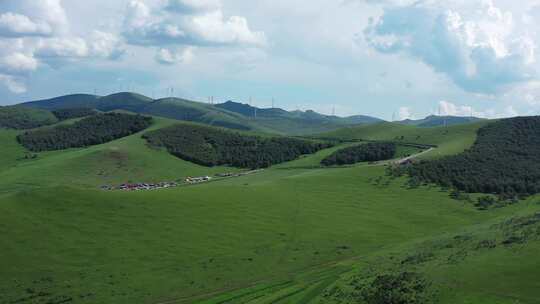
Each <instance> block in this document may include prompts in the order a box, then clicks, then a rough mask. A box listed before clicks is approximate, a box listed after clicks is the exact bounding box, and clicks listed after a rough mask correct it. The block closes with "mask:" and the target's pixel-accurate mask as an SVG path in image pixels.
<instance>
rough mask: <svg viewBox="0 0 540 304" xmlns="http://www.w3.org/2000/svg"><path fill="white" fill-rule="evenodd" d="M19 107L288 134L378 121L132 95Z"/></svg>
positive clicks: (80, 97)
mask: <svg viewBox="0 0 540 304" xmlns="http://www.w3.org/2000/svg"><path fill="white" fill-rule="evenodd" d="M20 106H23V107H31V108H38V109H43V110H50V111H52V110H58V109H65V108H91V109H97V110H100V111H113V110H124V111H129V112H134V113H139V114H146V115H155V116H160V117H164V118H170V119H177V120H184V121H191V122H198V123H203V124H207V125H211V126H219V127H226V128H230V129H236V130H244V131H248V130H251V131H259V132H268V133H278V134H287V135H303V134H311V133H320V132H325V131H330V130H336V129H339V128H341V127H344V126H350V125H358V124H371V123H375V122H380V121H381V120H380V119H377V118H373V117H369V116H362V115H357V116H351V117H345V118H342V117H337V116H328V115H323V114H319V113H316V112H314V111H306V112H302V111H293V112H288V111H285V110H283V109H277V108H276V109H259V108H255V107H251V106H249V105H246V104H241V103H236V102H232V101H229V102H226V103H223V104H217V105H210V104H206V103H200V102H194V101H190V100H185V99H180V98H163V99H157V100H152V99H151V98H148V97H146V96H143V95H139V94H135V93H117V94H112V95H108V96H103V97H100V96H94V95H84V94H77V95H67V96H61V97H56V98H52V99H47V100H39V101H32V102H27V103H23V104H21V105H20Z"/></svg>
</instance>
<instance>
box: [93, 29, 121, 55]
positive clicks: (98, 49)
mask: <svg viewBox="0 0 540 304" xmlns="http://www.w3.org/2000/svg"><path fill="white" fill-rule="evenodd" d="M89 48H90V54H91V55H92V56H95V57H101V58H108V59H117V58H119V57H121V56H122V55H124V54H125V52H126V50H125V49H124V46H123V42H122V41H121V39H120V38H119V37H118V36H116V35H115V34H112V33H107V32H102V31H97V30H95V31H93V32H92V35H91V36H90V45H89Z"/></svg>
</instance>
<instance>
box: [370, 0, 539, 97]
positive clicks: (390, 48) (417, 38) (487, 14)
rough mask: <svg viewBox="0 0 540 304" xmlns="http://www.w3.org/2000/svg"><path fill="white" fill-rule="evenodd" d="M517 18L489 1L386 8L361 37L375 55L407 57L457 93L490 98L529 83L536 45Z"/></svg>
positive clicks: (447, 0)
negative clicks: (451, 85) (454, 87)
mask: <svg viewBox="0 0 540 304" xmlns="http://www.w3.org/2000/svg"><path fill="white" fill-rule="evenodd" d="M521 22H522V21H521V18H516V16H514V15H513V14H512V13H511V12H506V11H503V10H502V9H500V8H498V7H496V6H495V5H494V4H493V1H491V0H482V1H462V0H459V1H450V0H444V1H429V0H427V1H416V2H414V3H412V4H406V5H390V6H387V7H385V8H384V12H383V14H382V16H380V17H379V18H378V19H372V20H371V22H370V25H369V26H368V27H367V28H366V29H365V31H364V37H365V38H366V41H367V42H368V44H369V45H370V46H371V47H372V48H374V49H375V50H377V51H379V52H381V53H394V54H407V55H409V56H411V57H413V58H416V59H419V60H421V61H422V62H424V63H425V64H427V65H429V66H431V67H432V68H433V69H434V70H435V71H437V72H439V73H443V74H445V75H447V76H448V77H449V78H450V79H451V80H452V81H453V82H454V83H455V84H457V85H458V86H459V87H461V88H462V89H464V90H466V91H469V92H475V93H484V94H492V93H496V92H498V91H499V90H500V89H503V88H505V87H506V86H509V85H513V84H516V83H523V82H527V81H530V80H532V79H535V78H536V77H537V73H536V71H535V70H534V63H535V61H536V54H535V50H536V44H535V41H534V39H533V37H531V36H530V34H529V33H528V32H527V31H526V30H525V29H526V28H527V27H525V26H522V24H521Z"/></svg>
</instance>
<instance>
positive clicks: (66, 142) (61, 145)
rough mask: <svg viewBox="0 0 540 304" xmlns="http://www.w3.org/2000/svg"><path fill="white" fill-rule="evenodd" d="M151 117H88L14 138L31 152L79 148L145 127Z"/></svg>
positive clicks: (108, 114) (112, 115) (114, 114)
mask: <svg viewBox="0 0 540 304" xmlns="http://www.w3.org/2000/svg"><path fill="white" fill-rule="evenodd" d="M151 123H152V118H151V117H145V116H140V115H129V114H120V113H107V114H99V115H94V116H90V117H88V118H84V119H82V120H80V121H77V122H75V123H74V124H71V125H62V126H57V127H54V128H44V129H39V130H36V131H31V132H25V133H23V134H21V135H19V136H18V137H17V140H18V141H19V143H21V144H22V145H23V146H24V147H26V148H27V149H28V150H30V151H33V152H40V151H52V150H62V149H68V148H80V147H87V146H92V145H98V144H102V143H106V142H109V141H112V140H115V139H118V138H121V137H125V136H128V135H131V134H134V133H136V132H139V131H141V130H144V129H146V128H147V127H149V126H150V124H151Z"/></svg>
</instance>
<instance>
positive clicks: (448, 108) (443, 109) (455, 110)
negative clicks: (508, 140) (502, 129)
mask: <svg viewBox="0 0 540 304" xmlns="http://www.w3.org/2000/svg"><path fill="white" fill-rule="evenodd" d="M439 115H443V116H463V117H464V116H474V117H480V118H505V117H515V116H518V115H519V113H518V112H517V111H516V109H514V107H513V106H511V105H509V106H506V107H505V108H504V109H503V111H496V110H494V109H487V110H484V111H477V110H476V109H474V108H473V107H471V106H467V105H456V104H454V103H452V102H449V101H444V100H443V101H440V102H439Z"/></svg>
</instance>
